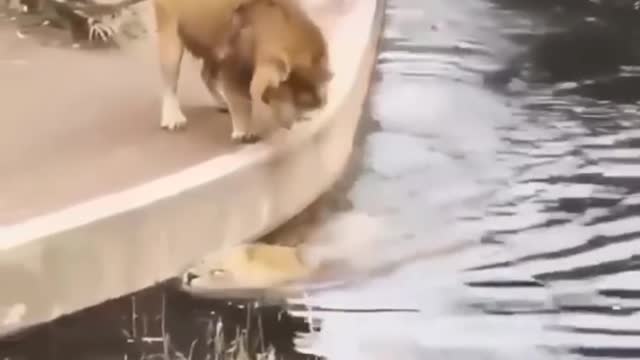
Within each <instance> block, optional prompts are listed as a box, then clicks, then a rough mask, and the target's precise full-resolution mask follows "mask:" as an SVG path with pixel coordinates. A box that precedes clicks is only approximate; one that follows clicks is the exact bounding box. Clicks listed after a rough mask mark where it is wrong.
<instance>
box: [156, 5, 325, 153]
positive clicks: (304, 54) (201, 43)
mask: <svg viewBox="0 0 640 360" xmlns="http://www.w3.org/2000/svg"><path fill="white" fill-rule="evenodd" d="M154 1H155V2H154V6H155V14H156V22H157V30H158V46H159V57H160V66H161V73H162V77H163V82H164V92H163V97H162V114H161V126H162V127H163V128H166V129H169V130H175V129H179V128H181V127H183V126H185V125H186V123H187V118H186V116H185V115H184V113H183V112H182V110H181V109H180V104H179V101H178V98H177V83H178V78H179V75H180V74H179V71H180V63H181V61H182V57H183V54H184V51H185V50H187V51H189V52H190V53H191V54H193V55H194V56H195V57H196V58H200V59H202V60H203V67H202V71H201V77H202V80H203V82H204V83H205V85H207V88H208V90H209V92H210V93H211V95H212V96H213V97H214V98H215V99H216V100H217V102H218V103H224V104H227V106H228V108H229V113H230V116H231V121H232V125H233V130H232V134H231V138H232V139H233V140H234V141H239V142H243V143H249V142H255V141H257V140H259V136H258V134H257V132H256V128H255V126H254V125H255V124H253V122H254V120H259V119H260V118H261V116H260V115H261V114H262V113H267V112H269V111H273V112H274V113H275V115H276V118H278V119H287V120H282V122H281V124H285V125H284V126H285V127H290V123H291V122H292V119H293V118H296V116H297V109H298V108H303V109H310V108H316V107H318V106H321V105H322V104H324V103H325V102H326V101H325V100H322V99H320V100H317V99H316V98H325V97H326V95H324V92H325V91H326V90H325V89H324V84H325V83H326V82H328V80H329V79H330V78H331V73H330V71H329V69H328V66H329V65H328V56H327V55H328V51H327V45H326V41H325V39H324V36H323V34H322V32H321V31H320V29H319V28H318V27H317V26H316V25H315V23H314V22H313V21H312V20H311V19H310V18H309V17H308V16H307V15H306V14H305V13H304V11H303V10H302V9H301V8H300V7H299V6H298V5H297V4H296V3H295V2H293V1H289V0H216V1H206V0H154ZM316 90H317V91H316Z"/></svg>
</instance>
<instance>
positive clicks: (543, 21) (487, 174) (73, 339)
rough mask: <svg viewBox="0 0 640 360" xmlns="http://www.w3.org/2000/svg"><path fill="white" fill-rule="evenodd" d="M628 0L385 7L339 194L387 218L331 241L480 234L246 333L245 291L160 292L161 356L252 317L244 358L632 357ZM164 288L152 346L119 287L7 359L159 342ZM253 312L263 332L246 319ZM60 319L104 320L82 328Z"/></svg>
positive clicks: (400, 244)
mask: <svg viewBox="0 0 640 360" xmlns="http://www.w3.org/2000/svg"><path fill="white" fill-rule="evenodd" d="M633 9H634V4H633V1H613V2H610V3H606V4H605V2H590V1H587V0H584V1H568V0H567V1H563V0H555V1H551V0H544V1H542V0H537V1H524V0H521V1H503V0H495V1H490V0H456V1H450V0H388V8H387V26H386V30H385V33H384V40H383V44H382V51H381V54H380V56H379V61H378V68H377V69H378V74H377V75H378V76H377V80H376V84H375V86H374V88H373V91H372V94H371V95H372V97H371V101H370V105H369V106H370V109H369V113H370V117H371V119H367V120H366V121H369V123H368V125H371V123H372V122H375V123H376V124H377V126H376V127H375V128H374V127H372V126H367V128H372V129H368V131H367V132H366V134H364V136H363V139H362V140H361V142H360V145H359V147H358V152H357V153H358V154H361V156H360V155H359V156H358V160H359V164H358V165H357V166H356V167H354V168H353V169H352V172H353V173H354V176H353V179H351V180H352V181H351V182H350V184H349V186H346V187H340V189H339V190H336V191H335V192H336V193H338V195H339V196H342V195H344V196H346V197H348V199H349V200H350V203H351V205H352V209H351V210H350V211H355V212H363V213H367V214H369V215H373V216H376V217H377V218H378V219H381V220H383V221H384V224H385V227H384V230H383V231H382V232H381V233H380V234H377V235H376V236H375V237H372V238H366V239H362V238H357V236H345V237H343V238H340V239H339V240H340V242H341V244H340V246H337V247H336V248H335V249H334V251H335V252H336V253H338V252H340V254H339V255H340V256H341V257H342V258H345V257H347V258H348V257H350V258H351V259H352V260H355V261H360V262H361V263H365V262H366V263H368V264H377V265H384V264H385V263H388V262H389V261H392V262H393V261H397V260H398V259H403V258H406V259H408V258H411V256H412V255H413V254H416V253H421V252H426V251H429V250H432V249H437V248H441V247H443V246H444V247H446V246H451V245H455V244H461V243H466V242H473V243H474V244H477V246H474V247H468V248H465V249H464V250H460V251H459V252H457V253H455V254H453V255H450V256H447V257H440V258H436V259H433V258H432V259H429V261H414V262H410V263H409V262H408V263H407V264H405V266H402V267H401V268H397V269H392V270H390V271H387V272H385V273H383V274H382V275H380V274H378V275H379V276H375V277H371V278H369V279H367V280H366V281H359V282H357V283H352V284H349V285H348V286H342V287H339V288H333V289H325V290H322V291H316V292H313V293H311V294H309V295H308V296H305V297H303V298H300V299H292V300H291V306H290V315H294V317H293V318H292V317H290V316H289V315H287V314H285V313H284V312H282V311H281V309H280V308H263V309H261V310H259V309H254V310H253V313H252V316H250V318H251V319H253V320H251V321H250V322H249V325H247V319H246V318H247V316H246V315H247V309H246V308H244V309H239V310H238V309H237V308H236V306H237V305H238V304H240V305H242V303H232V304H231V305H227V304H226V303H223V302H220V301H217V302H216V301H205V300H194V299H191V298H188V297H186V296H185V295H180V294H177V293H175V292H172V291H169V296H168V298H167V306H166V310H165V312H166V323H165V330H166V331H165V333H169V334H170V335H171V344H172V347H168V348H173V347H175V349H176V351H179V352H181V353H182V354H188V353H189V351H190V349H191V344H193V342H194V341H195V340H196V339H197V340H198V342H196V345H194V347H193V349H194V356H193V358H194V359H199V358H206V357H205V355H206V353H207V351H209V354H213V355H212V356H214V355H215V351H214V353H211V349H212V348H216V346H215V341H213V342H212V341H211V339H212V336H211V334H212V330H211V329H212V328H215V326H216V325H215V324H217V323H216V322H217V321H218V320H217V319H218V318H219V317H218V316H220V317H222V318H223V319H224V321H223V323H224V324H225V325H224V326H225V327H224V332H225V338H227V339H231V338H235V334H236V333H237V331H240V333H241V334H242V332H241V331H242V329H245V331H246V329H249V330H248V333H249V336H248V337H249V338H250V340H249V341H247V344H248V345H247V348H248V349H249V351H250V352H260V350H261V349H262V348H263V347H264V348H268V346H269V345H270V344H273V346H274V347H275V348H276V350H278V353H279V355H280V356H282V357H283V358H285V359H295V358H304V356H305V355H301V354H294V352H293V350H292V346H293V342H294V340H292V339H293V338H294V333H296V332H297V335H296V336H295V344H296V346H297V350H298V351H299V352H302V353H309V354H313V355H318V356H325V357H328V358H332V359H349V360H355V359H390V358H398V359H425V358H429V359H467V358H470V357H480V358H483V359H514V358H524V359H557V358H584V357H587V358H598V359H603V358H639V357H640V345H639V344H640V321H638V320H640V319H639V318H638V312H637V311H638V309H639V306H640V302H639V301H638V298H639V297H640V285H638V284H640V281H638V279H639V276H640V273H638V270H639V269H640V262H639V261H638V259H640V250H638V249H640V242H638V240H637V238H638V236H639V235H640V225H639V224H640V222H638V211H636V210H638V209H639V205H640V201H638V200H639V199H640V195H639V192H640V186H639V185H638V184H640V182H638V181H637V180H638V179H637V178H638V174H640V171H639V170H640V167H639V166H638V160H637V159H638V156H639V155H640V148H639V146H640V141H639V139H640V132H639V130H637V129H638V115H637V102H638V100H639V98H638V97H637V96H636V94H638V88H637V86H636V84H637V80H636V79H637V78H636V76H635V75H636V73H637V66H638V65H640V56H638V54H639V53H638V52H637V49H636V48H635V44H636V43H637V42H636V41H635V32H636V31H638V29H640V25H635V22H634V19H635V16H636V15H635V12H634V10H633ZM594 29H595V30H594ZM504 70H508V71H506V75H508V76H506V77H505V76H502V75H504V74H505V72H504ZM501 72H502V73H501ZM496 73H498V74H499V75H500V76H498V77H497V81H493V82H492V81H487V79H489V80H496V77H494V78H491V76H492V75H495V74H496ZM488 85H490V86H488ZM345 188H346V189H345ZM351 241H353V244H354V246H351V247H350V246H348V245H349V244H350V243H349V242H351ZM363 241H365V242H363ZM356 243H357V246H355V244H356ZM329 250H331V249H329ZM324 251H328V250H327V249H324ZM324 255H326V254H324ZM161 293H162V289H160V290H158V289H156V290H154V291H151V292H150V293H149V295H148V297H149V299H150V300H149V301H148V302H147V305H143V304H144V303H145V302H144V301H142V300H141V302H140V303H139V304H138V308H139V309H142V310H141V311H142V312H144V313H145V314H148V316H147V317H148V318H149V319H151V320H148V321H150V322H149V323H148V324H147V325H146V326H147V328H148V329H151V330H149V331H150V332H153V334H152V335H150V336H151V337H152V338H153V339H156V340H154V341H151V342H150V343H149V344H146V343H145V342H144V341H141V340H139V339H140V338H141V337H140V336H138V337H136V339H138V340H135V339H134V340H131V339H130V338H131V335H132V334H131V333H130V332H131V331H132V330H131V327H132V325H131V319H130V318H131V316H130V314H131V313H132V311H133V310H132V302H131V299H130V298H126V299H123V300H119V301H116V302H114V303H112V304H111V305H109V306H103V307H98V308H97V309H96V310H94V312H93V313H91V312H87V313H85V314H84V315H83V314H80V315H78V316H87V317H88V318H89V320H87V322H88V323H90V325H86V323H85V325H78V324H83V323H82V321H81V320H78V319H75V320H74V319H67V320H63V321H59V322H55V323H54V324H53V325H51V326H48V327H46V328H45V329H38V330H37V331H36V335H33V336H32V337H31V338H29V339H33V340H27V341H26V342H25V340H22V341H19V342H16V343H15V344H6V345H3V346H0V355H4V354H5V351H11V354H13V355H15V354H18V355H16V356H17V357H12V358H16V359H17V358H20V357H19V354H22V356H23V357H22V358H33V359H39V358H50V359H53V358H82V357H81V356H80V355H78V356H75V357H73V356H71V355H69V356H66V357H65V356H61V355H60V356H55V355H52V354H64V355H68V353H65V351H75V352H74V353H73V354H78V352H79V353H81V354H84V355H82V356H85V358H95V357H97V356H98V355H97V354H103V355H102V356H105V357H106V356H107V355H105V354H108V355H109V356H112V357H113V358H116V357H118V358H121V357H122V355H123V354H128V355H129V356H138V357H139V356H140V355H141V353H142V352H146V353H148V354H151V353H155V354H157V353H163V352H165V349H163V348H162V343H163V341H162V331H160V330H161V328H162V322H161V321H160V319H161V318H162V317H161V316H160V314H162V313H163V312H162V311H161V310H159V309H158V306H159V305H158V304H161V303H162V301H161ZM138 296H142V297H143V298H144V297H145V295H138ZM244 305H245V307H246V304H244ZM99 309H102V310H99ZM107 309H111V310H107ZM233 309H236V310H233ZM309 309H312V310H309ZM212 311H213V312H214V314H212ZM257 314H261V315H263V316H256V315H257ZM296 316H297V317H296ZM259 319H262V320H261V323H262V324H263V325H261V326H263V331H252V330H251V329H254V330H255V329H256V328H257V327H258V323H259V321H258V320H259ZM109 322H111V324H109ZM138 322H143V323H144V321H143V320H140V319H138ZM309 322H311V323H313V329H309V325H308V323H309ZM214 323H215V324H214ZM69 324H76V325H74V326H77V327H79V328H82V329H87V326H89V327H90V328H94V329H95V328H96V325H95V324H100V325H99V328H100V329H103V330H104V331H103V332H101V333H97V332H87V331H80V334H79V335H80V336H78V335H73V331H72V329H71V330H70V329H68V328H69V327H71V325H69ZM212 324H214V325H212ZM82 326H84V327H82ZM139 326H144V325H139ZM108 329H111V330H108ZM122 329H128V330H127V331H128V333H126V334H124V333H123V331H122ZM159 329H160V330H159ZM238 329H240V330H238ZM108 331H112V333H111V335H109V334H108ZM103 333H105V334H103ZM63 334H71V335H63ZM98 334H100V335H98ZM260 334H264V335H260ZM138 335H139V334H138ZM65 336H68V337H66V338H65ZM145 336H146V335H145ZM158 338H159V339H160V341H157V339H158ZM43 339H45V340H46V341H44V342H43ZM132 344H133V345H132ZM47 346H49V347H55V348H56V349H54V350H51V349H49V348H48V347H47ZM154 346H155V348H154ZM158 346H159V347H158ZM231 346H232V345H231V344H230V342H229V344H227V345H226V346H225V347H227V348H228V347H231ZM25 347H26V349H27V350H25ZM218 348H220V347H218ZM101 349H102V350H101ZM104 349H108V350H109V351H105V350H104ZM30 351H31V352H33V351H40V353H39V354H48V355H47V356H48V357H39V356H38V355H29V354H31V353H30ZM167 351H168V352H171V351H173V350H171V351H169V350H167ZM174 353H175V352H174ZM7 354H9V353H7ZM25 354H27V355H25ZM13 355H12V356H13ZM174 355H175V354H174ZM309 356H311V355H309Z"/></svg>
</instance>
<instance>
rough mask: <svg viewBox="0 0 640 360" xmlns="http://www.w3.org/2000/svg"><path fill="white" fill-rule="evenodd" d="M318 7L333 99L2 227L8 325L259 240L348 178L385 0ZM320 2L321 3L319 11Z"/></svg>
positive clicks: (145, 282)
mask: <svg viewBox="0 0 640 360" xmlns="http://www.w3.org/2000/svg"><path fill="white" fill-rule="evenodd" d="M331 2H334V3H335V4H338V3H339V4H340V6H338V5H336V6H335V7H333V5H328V6H327V7H326V8H325V9H323V10H322V14H320V13H318V17H317V18H318V19H319V21H320V23H321V25H322V27H323V29H324V30H326V32H327V35H328V38H329V44H330V51H331V54H332V64H333V68H334V71H335V77H334V81H332V83H331V85H330V90H329V91H330V93H329V94H330V95H329V104H328V105H327V106H326V107H325V108H324V109H323V110H322V111H319V112H318V113H317V114H314V119H313V120H312V121H310V122H306V123H303V124H302V125H300V126H297V127H296V129H295V130H294V131H292V132H289V133H286V132H282V133H277V134H275V135H274V136H273V137H272V138H270V139H268V140H266V142H264V143H262V144H258V145H255V146H247V147H244V148H242V149H241V150H239V151H236V152H234V153H231V154H227V155H222V156H218V157H215V158H213V159H211V160H209V161H205V162H203V163H200V164H197V165H195V166H192V167H190V168H186V169H184V170H181V171H179V172H177V173H174V174H171V175H169V176H165V177H161V178H158V179H156V180H154V181H151V182H148V183H145V184H142V185H140V186H136V187H133V188H129V189H126V190H124V191H121V192H117V193H112V194H108V195H105V196H101V197H98V198H95V199H92V200H90V201H87V202H84V203H80V204H78V205H75V206H72V207H69V208H66V209H63V210H60V211H55V212H52V213H48V214H45V215H42V216H39V217H36V218H31V219H28V220H26V221H23V222H20V223H17V224H11V225H9V226H5V227H0V334H2V333H8V332H12V331H15V330H17V329H20V328H23V327H25V326H29V325H33V324H36V323H39V322H43V321H48V320H51V319H54V318H56V317H58V316H60V315H62V314H66V313H70V312H73V311H77V310H79V309H82V308H85V307H88V306H92V305H96V304H98V303H101V302H103V301H106V300H108V299H110V298H114V297H119V296H122V295H125V294H128V293H131V292H133V291H136V290H139V289H141V288H144V287H148V286H150V285H153V284H154V283H156V282H159V281H162V280H165V279H167V278H170V277H172V276H175V275H176V274H177V273H178V272H180V271H181V270H182V269H184V268H185V267H186V266H187V265H188V264H189V263H190V262H192V261H194V260H196V259H197V258H198V257H200V256H201V255H203V254H204V253H205V252H207V251H211V250H213V249H216V248H219V247H222V246H227V245H232V244H237V243H240V242H246V241H252V240H255V239H256V238H258V237H260V236H262V235H264V234H265V233H266V232H268V231H270V230H272V229H273V228H275V227H277V226H279V225H281V224H282V223H283V222H285V221H286V220H288V219H289V218H291V217H292V216H293V215H295V214H296V213H298V212H299V211H301V210H302V209H303V208H304V207H306V206H307V205H308V204H310V203H311V202H312V201H313V200H314V199H316V198H317V196H319V195H320V194H321V193H322V192H323V191H325V190H326V189H327V188H328V187H330V186H331V185H332V183H333V182H335V180H336V179H337V178H338V177H339V176H340V174H341V171H342V170H343V168H344V166H345V164H346V161H347V160H348V157H349V155H350V152H351V148H352V142H353V135H354V132H355V128H356V125H357V122H358V120H359V117H360V114H361V110H362V104H363V102H364V100H365V97H366V93H367V89H368V84H369V75H370V72H371V64H372V63H373V62H372V61H371V58H372V57H374V56H375V51H372V50H371V49H372V48H373V47H375V46H376V44H377V37H378V35H379V31H380V28H381V20H380V19H381V14H382V11H381V9H380V8H381V7H382V5H381V3H382V1H381V0H330V1H328V3H331ZM318 11H319V12H320V10H318Z"/></svg>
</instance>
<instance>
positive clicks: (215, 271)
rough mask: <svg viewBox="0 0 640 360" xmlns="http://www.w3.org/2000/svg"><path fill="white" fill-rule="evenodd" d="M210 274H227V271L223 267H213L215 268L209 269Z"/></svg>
mask: <svg viewBox="0 0 640 360" xmlns="http://www.w3.org/2000/svg"><path fill="white" fill-rule="evenodd" d="M209 274H210V275H211V276H224V275H225V274H226V271H224V270H222V269H213V270H211V271H209Z"/></svg>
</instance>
